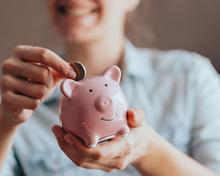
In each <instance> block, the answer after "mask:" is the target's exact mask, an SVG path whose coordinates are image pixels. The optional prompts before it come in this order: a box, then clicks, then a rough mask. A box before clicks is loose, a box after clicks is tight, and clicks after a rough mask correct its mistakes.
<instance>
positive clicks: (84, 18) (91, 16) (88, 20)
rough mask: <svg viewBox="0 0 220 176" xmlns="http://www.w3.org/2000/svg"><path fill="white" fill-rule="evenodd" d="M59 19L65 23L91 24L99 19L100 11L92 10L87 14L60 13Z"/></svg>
mask: <svg viewBox="0 0 220 176" xmlns="http://www.w3.org/2000/svg"><path fill="white" fill-rule="evenodd" d="M59 19H60V21H61V23H63V24H67V25H68V24H74V25H80V26H89V25H92V24H94V23H95V22H96V21H97V20H98V12H91V13H88V14H86V15H81V16H77V15H59Z"/></svg>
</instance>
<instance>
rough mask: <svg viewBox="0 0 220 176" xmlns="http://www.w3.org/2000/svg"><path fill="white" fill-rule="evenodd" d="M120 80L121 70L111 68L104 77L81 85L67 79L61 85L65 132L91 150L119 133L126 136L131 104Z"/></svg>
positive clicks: (61, 112)
mask: <svg viewBox="0 0 220 176" xmlns="http://www.w3.org/2000/svg"><path fill="white" fill-rule="evenodd" d="M120 78H121V71H120V69H119V68H118V67H117V66H111V67H109V68H108V69H107V70H106V71H105V72H104V73H103V74H102V75H100V76H96V77H92V78H89V79H85V80H82V81H80V82H76V81H73V80H69V79H66V80H64V81H63V82H62V83H61V86H60V90H61V92H62V93H63V95H64V96H63V97H62V99H61V104H60V119H61V122H62V126H63V128H64V130H65V131H66V132H70V133H73V134H75V135H76V136H78V137H79V138H81V139H82V140H83V141H84V143H85V144H86V146H88V147H96V145H97V144H98V143H99V142H102V141H105V140H107V139H111V138H113V137H115V135H116V134H119V135H126V134H127V133H128V132H129V127H128V125H127V119H126V113H127V110H128V104H127V101H126V98H125V96H124V94H123V92H122V90H121V88H120V86H119V82H120Z"/></svg>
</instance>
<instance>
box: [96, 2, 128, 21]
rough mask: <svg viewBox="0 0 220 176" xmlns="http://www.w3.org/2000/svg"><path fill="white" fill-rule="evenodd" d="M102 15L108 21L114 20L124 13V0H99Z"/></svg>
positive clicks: (120, 17) (121, 16)
mask: <svg viewBox="0 0 220 176" xmlns="http://www.w3.org/2000/svg"><path fill="white" fill-rule="evenodd" d="M100 4H101V7H102V15H103V18H105V19H106V20H107V21H108V22H109V23H110V22H114V21H115V22H116V21H118V20H120V19H122V18H123V16H124V14H125V3H124V0H100Z"/></svg>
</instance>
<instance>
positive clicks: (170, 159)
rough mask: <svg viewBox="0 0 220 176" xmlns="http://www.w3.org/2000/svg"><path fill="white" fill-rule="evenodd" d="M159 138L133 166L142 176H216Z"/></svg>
mask: <svg viewBox="0 0 220 176" xmlns="http://www.w3.org/2000/svg"><path fill="white" fill-rule="evenodd" d="M155 135H156V137H155V138H156V139H158V138H160V139H159V140H158V141H157V142H156V140H155V142H153V144H152V145H151V146H149V147H150V150H151V151H149V152H150V153H148V154H146V156H144V157H142V158H141V159H140V160H139V161H138V162H136V163H135V164H134V166H135V167H136V168H137V169H138V170H139V172H140V173H141V174H142V175H144V176H186V175H187V176H195V175H206V176H217V175H216V174H215V173H213V172H212V171H210V170H209V169H207V168H205V167H204V166H202V165H200V164H199V163H198V162H196V161H195V160H193V159H191V158H189V157H188V156H186V155H184V154H183V153H181V152H180V151H178V150H177V149H176V148H174V147H173V146H172V145H171V144H169V143H168V142H166V141H165V140H164V139H162V138H161V137H160V136H159V135H157V134H155Z"/></svg>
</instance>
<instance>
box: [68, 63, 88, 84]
mask: <svg viewBox="0 0 220 176" xmlns="http://www.w3.org/2000/svg"><path fill="white" fill-rule="evenodd" d="M70 66H71V67H72V68H73V70H74V71H75V72H76V78H75V81H80V80H82V79H84V78H85V76H86V68H85V66H84V65H83V64H82V63H80V62H78V61H75V62H74V63H71V64H70Z"/></svg>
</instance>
